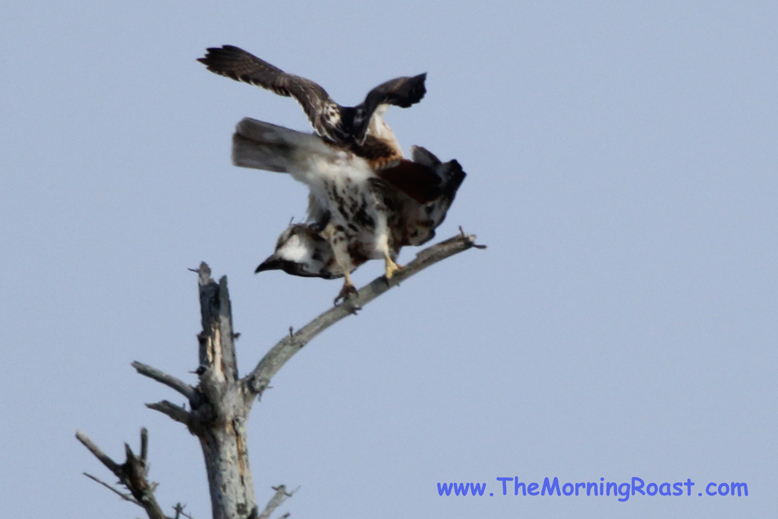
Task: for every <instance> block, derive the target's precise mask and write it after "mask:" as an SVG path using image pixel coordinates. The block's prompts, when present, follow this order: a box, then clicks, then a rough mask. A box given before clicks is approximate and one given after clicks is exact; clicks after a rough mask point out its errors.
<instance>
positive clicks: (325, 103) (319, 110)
mask: <svg viewBox="0 0 778 519" xmlns="http://www.w3.org/2000/svg"><path fill="white" fill-rule="evenodd" d="M197 61H199V62H200V63H202V64H204V65H205V66H206V67H207V68H208V70H210V71H211V72H213V73H215V74H220V75H222V76H226V77H229V78H232V79H234V80H236V81H243V82H244V83H249V84H252V85H255V86H258V87H261V88H264V89H266V90H269V91H271V92H273V93H275V94H278V95H280V96H285V97H291V98H293V99H294V100H296V101H297V102H298V103H300V105H301V106H302V108H303V111H304V112H305V115H307V116H308V120H310V122H311V124H312V125H313V127H314V129H315V130H316V133H318V134H319V135H322V136H324V137H327V138H329V139H331V140H334V141H336V142H338V141H340V140H342V134H344V131H343V129H342V124H341V110H342V108H341V106H340V105H338V104H337V103H336V102H335V101H333V100H332V98H330V96H329V94H328V93H327V91H326V90H324V89H323V88H322V87H321V86H319V85H318V84H317V83H315V82H313V81H311V80H310V79H306V78H304V77H301V76H296V75H294V74H289V73H287V72H284V71H283V70H281V69H280V68H278V67H275V66H273V65H271V64H270V63H268V62H266V61H264V60H262V59H260V58H258V57H256V56H254V55H253V54H251V53H249V52H246V51H245V50H243V49H241V48H239V47H235V46H233V45H224V46H222V47H211V48H209V49H208V52H207V54H206V55H205V56H204V57H202V58H199V59H198V60H197Z"/></svg>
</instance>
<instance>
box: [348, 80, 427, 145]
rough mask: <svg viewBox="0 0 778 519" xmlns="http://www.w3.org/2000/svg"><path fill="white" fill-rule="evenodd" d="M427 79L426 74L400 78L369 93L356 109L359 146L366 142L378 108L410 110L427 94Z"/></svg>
mask: <svg viewBox="0 0 778 519" xmlns="http://www.w3.org/2000/svg"><path fill="white" fill-rule="evenodd" d="M426 79H427V74H426V73H424V74H419V75H418V76H413V77H408V76H403V77H398V78H394V79H390V80H389V81H387V82H386V83H382V84H380V85H378V86H377V87H375V88H374V89H373V90H371V91H370V92H368V94H367V97H366V98H365V100H364V102H362V104H360V105H358V106H355V107H354V116H353V118H354V119H353V127H354V130H353V134H354V140H355V141H356V142H357V143H359V144H362V143H363V142H364V141H365V135H366V134H367V129H368V126H369V124H370V119H371V118H372V117H373V114H374V113H375V111H376V109H377V108H378V107H380V106H383V105H385V106H387V107H388V105H393V106H399V107H400V108H408V107H409V106H411V105H414V104H416V103H418V102H419V101H421V100H422V98H423V97H424V94H426V93H427V89H426V87H425V86H424V81H425V80H426Z"/></svg>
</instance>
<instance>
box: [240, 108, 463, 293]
mask: <svg viewBox="0 0 778 519" xmlns="http://www.w3.org/2000/svg"><path fill="white" fill-rule="evenodd" d="M412 150H413V151H412V157H413V161H406V162H409V163H411V164H413V167H414V168H416V170H418V171H424V172H425V174H426V175H428V176H430V177H434V178H435V179H436V184H437V186H438V190H437V193H438V194H437V196H436V197H435V198H434V199H433V200H431V201H429V202H419V201H418V200H416V199H415V198H414V197H412V196H409V195H408V194H407V193H406V192H404V191H402V190H400V189H398V188H397V187H395V186H393V185H392V184H390V183H388V182H386V181H384V180H382V179H381V178H379V177H378V176H376V175H374V174H373V173H372V171H371V169H370V167H369V165H368V164H367V161H365V160H364V159H363V158H361V157H357V156H355V155H354V154H352V153H350V152H345V151H343V150H340V149H338V148H337V147H333V146H331V145H330V144H329V143H328V142H326V141H324V140H323V139H322V138H320V137H318V136H316V135H312V134H306V133H301V132H297V131H294V130H290V129H288V128H283V127H281V126H276V125H274V124H270V123H266V122H262V121H257V120H255V119H250V118H246V119H243V120H242V121H241V122H240V123H239V124H238V125H237V127H236V131H235V134H234V135H233V148H232V160H233V163H234V164H235V165H236V166H242V167H248V168H254V169H264V170H269V171H275V172H282V173H289V174H290V175H292V176H293V177H294V178H296V179H298V180H300V181H301V182H304V183H306V184H308V185H309V187H310V188H311V193H310V196H309V207H308V222H307V223H306V224H294V225H291V226H290V227H289V228H288V229H286V230H285V231H284V232H283V233H282V234H281V236H280V237H279V239H278V242H277V244H276V251H275V253H274V254H273V255H272V256H271V257H269V258H268V259H267V260H265V261H264V262H263V263H262V264H261V265H260V266H259V267H258V268H257V270H256V272H261V271H264V270H271V269H281V270H283V271H285V272H287V273H288V274H293V275H297V276H309V277H322V278H325V279H333V278H339V277H344V278H345V281H344V286H343V289H342V290H341V292H340V294H339V295H338V297H337V298H336V301H337V300H338V299H341V298H343V297H345V296H346V295H348V293H349V292H354V291H355V290H356V289H355V288H354V286H353V284H352V283H351V278H350V273H351V272H352V271H353V270H354V269H355V268H357V267H358V266H360V265H361V264H363V263H365V262H366V261H368V260H370V259H380V258H383V259H384V260H385V261H386V276H387V278H391V276H392V274H393V272H394V271H393V270H391V266H392V265H395V270H396V268H399V267H396V263H394V260H395V259H396V258H397V254H398V253H399V251H400V248H401V247H403V246H405V245H421V244H423V243H426V242H427V241H429V240H431V239H432V238H433V237H434V235H435V228H437V227H438V226H439V225H440V224H441V223H442V221H443V219H444V218H445V217H446V213H447V211H448V208H449V207H450V206H451V203H452V202H453V200H454V196H455V195H456V192H457V189H459V186H460V185H461V184H462V181H463V180H464V178H465V172H464V171H462V168H461V166H460V165H459V163H458V162H457V161H455V160H452V161H449V162H446V163H441V162H440V160H438V158H437V157H435V156H434V155H433V154H432V153H430V152H429V151H427V150H425V149H424V148H420V147H414V148H412ZM317 191H323V192H324V194H325V195H326V199H327V200H328V201H331V202H332V205H333V206H334V207H332V208H331V209H328V210H322V207H321V205H320V202H319V201H318V197H317V194H316V193H317Z"/></svg>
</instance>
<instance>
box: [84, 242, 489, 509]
mask: <svg viewBox="0 0 778 519" xmlns="http://www.w3.org/2000/svg"><path fill="white" fill-rule="evenodd" d="M472 247H476V248H483V246H481V245H476V243H475V236H472V235H465V233H464V232H463V233H461V234H460V235H458V236H455V237H453V238H450V239H448V240H446V241H444V242H441V243H439V244H437V245H434V246H432V247H429V248H427V249H424V250H423V251H421V252H420V253H419V254H418V255H417V256H416V259H414V260H413V261H412V262H410V263H409V264H408V265H406V266H405V268H403V269H402V270H400V271H398V272H397V273H396V274H395V275H394V276H393V277H392V279H391V280H389V281H387V279H386V278H385V277H383V276H381V277H379V278H377V279H375V280H374V281H373V282H372V283H370V284H368V285H366V286H364V287H363V288H361V289H360V290H359V291H358V294H357V295H356V296H355V297H352V298H349V299H348V300H347V301H345V302H344V303H343V304H341V305H339V306H335V307H333V308H330V309H329V310H327V311H326V312H324V313H322V314H321V315H319V316H318V317H317V318H316V319H314V320H313V321H311V322H310V323H308V324H307V325H305V326H303V327H302V328H301V329H300V330H298V331H297V332H295V333H292V330H291V329H290V333H289V335H287V336H286V337H284V338H283V339H281V340H280V341H279V342H278V343H277V344H276V345H275V346H273V348H271V350H270V351H269V352H268V353H267V354H266V355H265V356H264V357H263V358H262V360H260V361H259V363H258V364H257V365H256V366H255V367H254V369H253V370H251V372H250V373H248V374H247V375H245V376H243V377H240V376H239V374H238V363H237V359H236V358H235V347H234V340H235V338H236V336H235V333H234V331H233V327H232V311H231V308H230V297H229V292H228V290H227V277H226V276H224V277H222V278H221V279H220V280H219V282H218V283H217V282H215V281H214V280H213V279H211V269H210V268H209V267H208V265H206V264H205V263H202V264H201V265H200V268H199V270H198V271H197V272H198V273H199V287H200V312H201V315H202V327H203V330H202V332H201V333H200V334H199V335H198V341H199V345H200V348H199V360H200V364H199V367H198V369H197V371H196V373H197V375H198V377H199V383H198V384H197V386H196V387H195V386H191V385H189V384H187V383H186V382H184V381H182V380H179V379H178V378H176V377H174V376H172V375H169V374H167V373H164V372H162V371H160V370H158V369H156V368H153V367H151V366H147V365H146V364H142V363H140V362H133V363H132V366H133V367H134V368H135V369H136V370H137V371H138V373H140V374H141V375H144V376H146V377H149V378H152V379H154V380H156V381H157V382H160V383H162V384H164V385H166V386H168V387H170V388H171V389H173V390H175V391H177V392H178V393H180V394H182V395H183V396H185V397H186V398H187V400H188V401H189V409H185V408H184V407H181V406H179V405H176V404H173V403H171V402H169V401H167V400H162V401H161V402H157V403H153V404H146V405H147V407H149V408H151V409H154V410H156V411H159V412H161V413H163V414H165V415H167V416H169V417H170V418H172V419H173V420H175V421H177V422H180V423H182V424H184V425H185V426H186V427H187V429H189V432H190V433H192V434H193V435H194V436H196V437H197V438H198V439H199V440H200V445H201V446H202V449H203V456H204V457H205V466H206V470H207V472H208V486H209V489H210V495H211V506H212V512H213V518H214V519H243V518H249V519H252V518H257V519H267V518H269V517H270V515H271V514H272V513H273V511H274V510H275V509H276V508H277V507H278V506H279V505H280V504H281V503H282V502H283V501H284V500H285V499H286V498H288V497H289V496H291V493H289V492H287V491H286V487H285V486H284V485H280V486H278V487H275V488H274V490H275V491H276V492H275V495H274V496H273V498H272V499H270V501H269V502H268V503H267V505H266V506H265V508H264V510H263V511H262V512H260V511H259V508H258V506H257V504H256V499H255V497H254V485H253V481H252V476H251V468H250V465H249V456H248V448H247V436H246V434H247V433H246V421H247V420H248V416H249V412H250V411H251V406H252V404H253V403H254V401H255V400H257V399H258V398H259V397H260V396H261V395H262V393H263V391H264V390H265V389H267V387H268V385H269V384H270V380H271V379H272V377H273V375H275V374H276V373H277V372H278V370H279V369H281V367H282V366H283V365H284V364H285V363H286V362H287V361H288V360H289V359H290V358H292V356H293V355H294V354H295V353H297V352H298V351H300V350H301V349H302V348H303V346H305V345H306V344H308V342H309V341H310V340H311V339H313V338H314V337H316V336H317V335H318V334H319V333H321V332H322V331H324V330H325V329H327V328H329V327H330V326H332V325H333V324H335V323H336V322H338V321H340V320H341V319H343V318H344V317H346V316H348V315H350V314H354V313H356V311H357V310H359V309H360V308H361V307H362V306H364V305H366V304H367V303H369V302H370V301H372V300H373V299H375V298H376V297H378V296H380V295H381V294H383V293H384V292H386V291H387V290H389V289H390V288H392V287H394V286H396V285H397V284H399V283H400V282H402V281H405V280H406V279H408V278H409V277H411V276H413V275H414V274H416V273H417V272H419V271H421V270H422V269H424V268H426V267H428V266H430V265H432V264H434V263H437V262H438V261H442V260H444V259H446V258H448V257H450V256H453V255H454V254H457V253H459V252H462V251H464V250H467V249H470V248H472ZM76 437H77V438H78V440H79V441H81V443H83V444H84V446H86V447H87V449H89V450H90V451H91V452H92V454H94V455H95V456H96V457H97V459H99V460H100V461H101V462H102V463H103V465H105V466H106V467H107V468H108V469H109V470H110V471H111V472H112V473H113V474H114V475H115V476H116V477H117V478H118V479H119V484H121V485H122V486H124V487H125V488H126V489H127V490H128V491H129V493H123V492H121V491H119V490H117V489H115V488H114V487H112V486H111V485H108V484H107V483H104V482H103V481H101V480H99V479H98V478H96V477H94V476H91V475H89V474H86V475H87V476H88V477H90V478H92V479H94V480H95V481H97V482H98V483H101V484H102V485H104V486H106V487H108V488H109V489H111V490H112V491H113V492H115V493H117V494H119V495H120V496H121V497H122V498H124V499H125V500H127V501H130V502H133V503H135V504H137V505H139V506H141V507H143V508H144V509H145V510H146V514H147V515H148V516H149V518H150V519H166V518H168V517H170V516H167V515H165V514H164V513H163V511H162V509H161V508H160V505H159V504H158V503H157V501H156V499H155V498H154V489H155V487H156V484H155V483H152V482H150V481H149V479H148V461H147V445H148V434H147V431H146V429H145V428H143V429H142V430H141V449H140V456H136V455H135V453H133V451H132V449H131V448H130V447H129V445H127V444H125V453H126V461H125V462H124V463H122V464H119V463H117V462H115V461H114V460H112V459H111V458H110V457H109V456H107V455H106V454H105V453H104V452H103V451H102V450H100V448H99V447H97V445H95V444H94V443H93V442H92V441H91V440H90V439H89V438H88V437H87V436H86V435H85V434H84V433H82V432H81V431H79V432H77V433H76ZM173 511H174V512H175V515H174V516H172V517H175V518H176V519H177V518H178V517H180V516H185V517H189V516H188V515H187V514H186V513H184V512H183V507H182V506H181V505H180V504H178V505H176V506H175V507H173ZM287 515H288V514H287Z"/></svg>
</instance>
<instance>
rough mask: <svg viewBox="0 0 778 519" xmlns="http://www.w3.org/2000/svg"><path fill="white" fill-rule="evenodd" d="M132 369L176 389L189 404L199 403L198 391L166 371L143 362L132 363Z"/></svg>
mask: <svg viewBox="0 0 778 519" xmlns="http://www.w3.org/2000/svg"><path fill="white" fill-rule="evenodd" d="M132 367H133V368H135V369H136V370H137V371H138V373H140V374H141V375H144V376H146V377H149V378H151V379H154V380H156V381H157V382H159V383H161V384H165V385H166V386H168V387H169V388H171V389H175V390H176V391H178V392H179V393H181V394H182V395H184V396H185V397H186V398H188V399H189V402H191V403H193V404H196V403H197V402H198V400H199V395H198V393H197V390H196V389H195V388H193V387H192V386H190V385H189V384H187V383H186V382H184V381H183V380H179V379H177V378H176V377H174V376H173V375H168V374H167V373H165V372H164V371H161V370H159V369H157V368H153V367H151V366H148V365H146V364H143V363H142V362H138V361H135V362H133V363H132Z"/></svg>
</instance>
